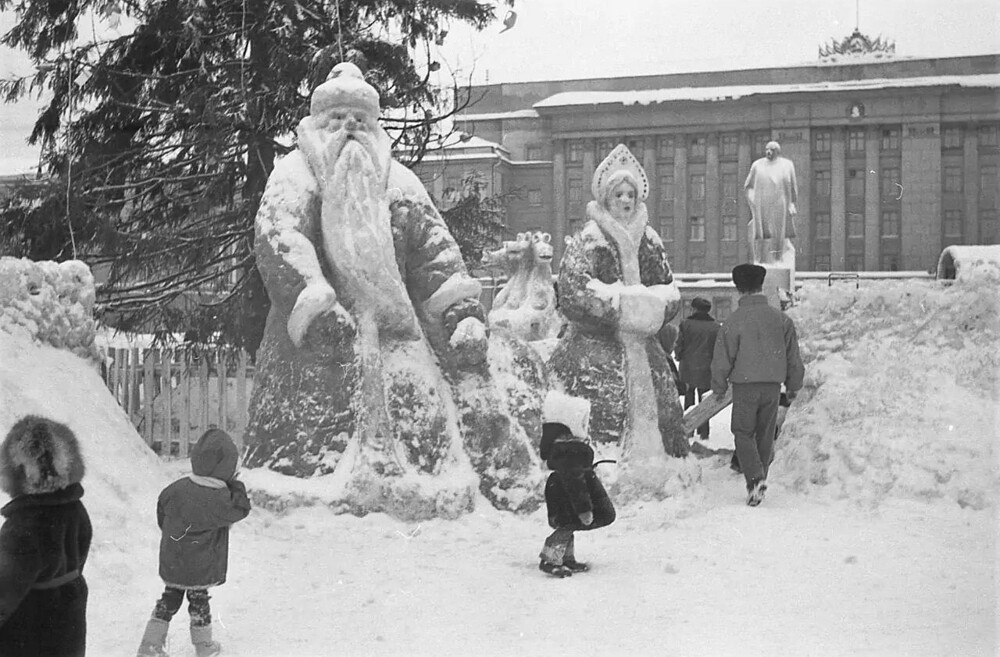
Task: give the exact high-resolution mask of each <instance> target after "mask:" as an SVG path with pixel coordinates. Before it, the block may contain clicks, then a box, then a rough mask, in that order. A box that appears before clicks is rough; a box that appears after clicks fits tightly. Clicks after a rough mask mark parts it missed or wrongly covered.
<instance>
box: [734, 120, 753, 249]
mask: <svg viewBox="0 0 1000 657" xmlns="http://www.w3.org/2000/svg"><path fill="white" fill-rule="evenodd" d="M752 164H753V162H751V161H750V133H749V132H741V133H740V145H739V150H737V151H736V184H737V185H738V186H739V189H737V190H736V207H737V212H738V214H737V219H736V221H737V226H736V229H737V231H736V232H737V234H738V235H739V247H738V249H739V254H740V257H739V260H740V262H752V261H753V257H752V255H751V248H750V229H749V227H748V224H749V223H750V204H749V203H747V193H746V189H744V187H743V185H744V184H745V183H746V181H747V176H748V175H750V166H751V165H752Z"/></svg>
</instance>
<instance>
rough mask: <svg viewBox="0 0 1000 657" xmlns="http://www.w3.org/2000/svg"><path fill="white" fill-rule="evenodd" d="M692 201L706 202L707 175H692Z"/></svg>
mask: <svg viewBox="0 0 1000 657" xmlns="http://www.w3.org/2000/svg"><path fill="white" fill-rule="evenodd" d="M690 189H691V200H692V201H704V200H705V174H703V173H695V174H692V175H691V187H690Z"/></svg>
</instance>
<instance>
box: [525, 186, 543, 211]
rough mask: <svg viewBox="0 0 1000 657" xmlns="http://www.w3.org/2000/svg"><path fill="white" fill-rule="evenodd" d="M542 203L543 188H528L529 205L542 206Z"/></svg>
mask: <svg viewBox="0 0 1000 657" xmlns="http://www.w3.org/2000/svg"><path fill="white" fill-rule="evenodd" d="M541 204H542V190H540V189H529V190H528V205H531V206H535V207H537V206H540V205H541Z"/></svg>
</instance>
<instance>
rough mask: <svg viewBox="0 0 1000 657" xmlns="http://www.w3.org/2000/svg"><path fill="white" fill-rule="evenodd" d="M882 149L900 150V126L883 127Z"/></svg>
mask: <svg viewBox="0 0 1000 657" xmlns="http://www.w3.org/2000/svg"><path fill="white" fill-rule="evenodd" d="M882 150H883V151H898V150H899V128H882Z"/></svg>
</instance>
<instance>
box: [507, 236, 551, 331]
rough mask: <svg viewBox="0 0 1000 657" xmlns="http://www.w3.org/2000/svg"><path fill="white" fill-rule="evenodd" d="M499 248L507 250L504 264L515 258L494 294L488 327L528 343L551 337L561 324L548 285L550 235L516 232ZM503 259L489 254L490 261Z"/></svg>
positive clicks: (549, 282)
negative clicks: (510, 271) (513, 266)
mask: <svg viewBox="0 0 1000 657" xmlns="http://www.w3.org/2000/svg"><path fill="white" fill-rule="evenodd" d="M525 244H527V247H526V248H525V247H524V245H525ZM503 249H506V250H507V251H508V254H507V256H506V259H507V260H508V261H511V260H515V258H516V262H517V269H516V270H515V271H514V273H513V274H512V275H511V276H510V278H509V279H508V283H507V285H506V286H504V289H503V290H501V291H500V294H498V295H497V298H496V301H495V302H494V304H493V308H492V310H490V315H489V322H490V326H491V327H504V328H507V329H508V330H510V331H511V332H512V333H513V334H514V335H516V336H518V337H520V338H521V339H523V340H527V341H529V342H533V341H536V340H545V339H548V338H554V337H555V336H556V334H557V333H558V332H559V327H560V326H561V324H562V322H561V318H560V317H559V313H558V311H557V310H556V292H555V287H554V286H553V285H552V256H553V249H552V236H551V235H550V234H549V233H543V232H538V231H536V232H533V233H519V234H518V239H517V240H516V241H515V242H513V243H505V245H504V247H503ZM503 260H504V257H503V256H501V255H497V254H496V252H494V253H493V254H491V255H490V261H491V262H503ZM505 293H506V294H505Z"/></svg>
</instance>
